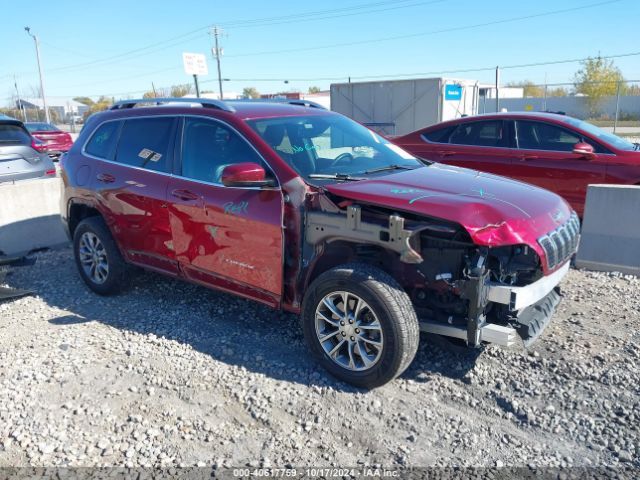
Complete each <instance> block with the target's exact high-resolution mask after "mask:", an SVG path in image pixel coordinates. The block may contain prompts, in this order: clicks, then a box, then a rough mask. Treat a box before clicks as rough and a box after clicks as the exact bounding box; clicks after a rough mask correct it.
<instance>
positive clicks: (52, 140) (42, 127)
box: [24, 122, 73, 158]
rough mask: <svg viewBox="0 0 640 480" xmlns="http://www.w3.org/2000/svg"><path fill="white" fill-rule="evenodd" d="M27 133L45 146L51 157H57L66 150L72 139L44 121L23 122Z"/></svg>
mask: <svg viewBox="0 0 640 480" xmlns="http://www.w3.org/2000/svg"><path fill="white" fill-rule="evenodd" d="M24 126H25V127H27V130H29V133H31V135H32V136H33V137H35V138H37V139H38V140H40V141H41V142H43V143H44V145H45V146H46V152H47V153H48V154H49V156H50V157H51V158H58V157H60V155H62V154H63V153H65V152H68V151H69V149H71V146H72V145H73V139H72V138H71V135H69V134H68V133H67V132H63V131H62V130H60V129H59V128H57V127H56V126H55V125H51V124H50V123H46V122H26V123H25V124H24Z"/></svg>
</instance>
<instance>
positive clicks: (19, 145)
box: [0, 119, 56, 183]
mask: <svg viewBox="0 0 640 480" xmlns="http://www.w3.org/2000/svg"><path fill="white" fill-rule="evenodd" d="M38 142H39V141H38V140H36V139H35V138H33V137H32V136H31V134H30V133H29V132H28V131H27V129H26V128H25V126H24V124H23V123H22V122H20V121H19V120H14V119H0V183H2V182H9V181H16V180H25V179H28V178H39V177H47V176H51V175H55V174H56V169H55V167H54V166H53V163H52V162H51V159H50V158H49V157H48V155H47V154H46V153H42V152H40V151H39V150H38V149H39V148H42V146H41V145H40V144H39V143H38Z"/></svg>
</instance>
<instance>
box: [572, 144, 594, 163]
mask: <svg viewBox="0 0 640 480" xmlns="http://www.w3.org/2000/svg"><path fill="white" fill-rule="evenodd" d="M573 153H575V154H576V155H581V156H582V157H584V158H586V159H587V160H592V159H594V158H596V155H595V153H594V152H593V147H592V146H591V145H589V144H588V143H583V142H581V143H576V144H575V145H574V146H573Z"/></svg>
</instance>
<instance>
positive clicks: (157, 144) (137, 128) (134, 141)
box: [115, 117, 175, 172]
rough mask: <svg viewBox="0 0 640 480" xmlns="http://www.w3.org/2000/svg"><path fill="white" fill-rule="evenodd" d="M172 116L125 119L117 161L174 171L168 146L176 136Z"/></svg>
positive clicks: (156, 169) (152, 168)
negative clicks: (169, 158) (174, 135)
mask: <svg viewBox="0 0 640 480" xmlns="http://www.w3.org/2000/svg"><path fill="white" fill-rule="evenodd" d="M174 123H175V120H174V119H173V118H168V117H161V118H141V119H130V120H126V121H125V122H124V125H123V126H122V132H121V133H120V140H119V141H118V151H117V153H116V158H115V161H116V162H118V163H122V164H125V165H131V166H134V167H141V168H146V169H148V170H154V171H159V172H167V171H169V170H171V167H170V165H171V163H170V162H169V161H168V158H167V157H168V156H169V145H170V143H171V140H172V138H173V131H174Z"/></svg>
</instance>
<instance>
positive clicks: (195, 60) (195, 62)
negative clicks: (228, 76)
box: [182, 52, 209, 75]
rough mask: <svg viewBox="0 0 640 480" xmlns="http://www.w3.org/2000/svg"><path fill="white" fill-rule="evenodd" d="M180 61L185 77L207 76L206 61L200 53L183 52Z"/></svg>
mask: <svg viewBox="0 0 640 480" xmlns="http://www.w3.org/2000/svg"><path fill="white" fill-rule="evenodd" d="M182 61H183V63H184V71H185V73H186V74H187V75H209V69H208V68H207V59H206V57H205V56H204V55H203V54H202V53H187V52H184V53H183V54H182Z"/></svg>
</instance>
